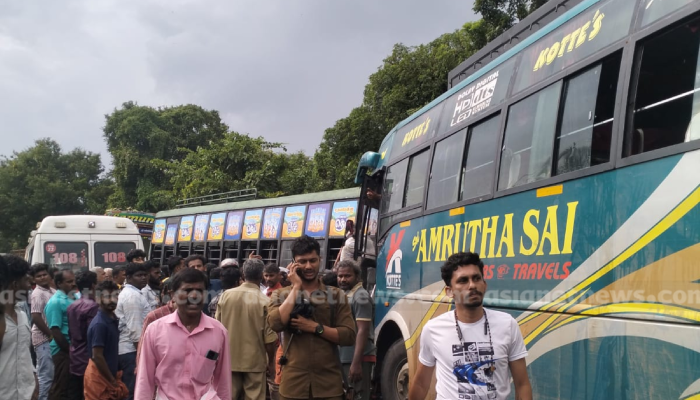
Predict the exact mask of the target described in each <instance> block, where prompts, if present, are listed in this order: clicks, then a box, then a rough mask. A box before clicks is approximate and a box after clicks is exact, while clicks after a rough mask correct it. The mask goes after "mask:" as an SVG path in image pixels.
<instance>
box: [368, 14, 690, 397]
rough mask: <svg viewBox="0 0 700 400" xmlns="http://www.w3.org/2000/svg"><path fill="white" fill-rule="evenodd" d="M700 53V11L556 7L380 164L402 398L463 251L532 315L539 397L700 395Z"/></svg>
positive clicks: (376, 170)
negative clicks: (450, 263)
mask: <svg viewBox="0 0 700 400" xmlns="http://www.w3.org/2000/svg"><path fill="white" fill-rule="evenodd" d="M699 52H700V1H696V0H578V1H560V0H553V1H550V2H548V3H546V4H545V5H544V6H543V7H542V8H541V9H539V10H537V11H536V12H535V13H534V14H533V15H531V16H529V17H528V18H527V19H525V20H523V21H522V22H521V23H519V24H518V25H517V26H515V27H514V28H512V29H511V30H510V31H509V32H507V33H505V34H504V35H502V36H501V37H499V38H498V39H497V40H496V41H494V42H493V43H490V44H489V45H488V46H487V47H486V48H485V49H483V50H482V51H481V52H479V53H478V54H476V55H475V56H473V57H472V58H470V59H468V60H467V61H465V63H463V64H462V65H461V66H460V68H459V69H458V70H456V71H454V72H453V73H451V74H450V86H451V89H450V90H448V91H447V92H446V93H444V94H443V95H442V96H440V97H439V98H437V99H435V100H434V101H433V102H431V103H430V104H428V105H427V106H425V107H424V108H423V109H421V110H419V111H418V112H416V113H415V114H413V115H412V116H411V117H409V118H408V119H406V120H405V121H403V122H401V123H400V124H398V125H397V126H396V127H395V128H394V129H393V130H392V131H391V132H390V133H389V134H388V135H387V136H386V138H385V139H384V141H383V143H382V145H381V147H380V149H379V150H378V152H376V153H375V152H369V153H366V154H365V155H364V156H363V157H362V159H361V161H360V165H359V168H358V175H357V182H358V183H360V182H361V183H362V184H363V189H362V191H361V193H362V195H361V197H360V205H359V209H358V215H359V220H358V229H357V231H358V232H364V230H363V227H364V226H365V225H366V223H367V222H366V219H368V218H367V216H369V215H371V214H372V210H378V213H379V229H378V232H377V238H376V243H377V253H376V254H377V271H379V272H378V273H377V278H376V291H375V301H376V315H375V317H376V321H375V324H376V327H375V329H376V338H377V339H376V340H377V347H378V358H379V360H378V367H379V371H378V375H379V382H380V383H381V390H382V394H383V398H384V400H394V399H405V398H407V393H408V390H407V388H408V382H409V380H410V376H411V374H412V373H413V371H415V369H414V368H415V365H416V362H417V356H418V349H419V346H418V343H419V340H420V335H421V329H422V327H423V326H424V324H425V323H426V322H427V321H428V320H430V319H431V318H433V317H435V316H437V315H439V314H441V313H444V312H446V311H447V310H449V309H450V308H451V304H450V299H449V298H448V297H447V296H446V294H445V291H444V283H443V282H442V280H441V278H440V266H441V265H442V264H443V262H444V261H445V259H446V258H447V257H448V256H449V255H450V254H452V253H455V252H460V251H474V252H477V253H479V254H480V255H481V257H482V258H483V259H484V262H485V264H486V267H485V278H486V280H487V283H488V292H487V295H486V299H485V305H486V306H487V307H491V308H493V309H498V310H501V311H505V312H508V313H510V314H511V315H513V317H514V318H516V320H517V321H518V323H519V325H520V328H521V331H522V334H523V337H524V339H525V343H526V346H527V348H528V352H529V356H528V357H527V364H528V372H529V375H530V380H531V383H532V385H533V391H534V398H536V399H567V400H568V399H596V400H597V399H700V325H699V324H700V207H698V206H697V205H698V203H699V202H700V186H699V185H700V140H698V139H700V57H699ZM361 239H362V238H361V237H358V238H357V240H356V242H357V248H356V252H357V253H359V254H358V255H361V253H363V252H364V251H366V248H367V247H369V246H368V244H367V243H366V242H365V241H364V240H361ZM432 395H433V396H434V393H433V394H432ZM460 396H461V398H462V399H469V400H471V395H469V394H468V393H466V392H465V393H463V394H461V395H460Z"/></svg>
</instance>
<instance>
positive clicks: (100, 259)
mask: <svg viewBox="0 0 700 400" xmlns="http://www.w3.org/2000/svg"><path fill="white" fill-rule="evenodd" d="M135 248H136V245H135V244H134V243H133V242H96V243H95V266H96V267H102V268H114V267H116V266H117V265H125V264H126V255H127V254H129V252H130V251H131V250H133V249H135ZM151 258H154V257H153V256H151Z"/></svg>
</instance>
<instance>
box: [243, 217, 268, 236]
mask: <svg viewBox="0 0 700 400" xmlns="http://www.w3.org/2000/svg"><path fill="white" fill-rule="evenodd" d="M262 213H263V211H262V210H249V211H246V212H245V220H243V240H257V239H258V238H259V237H260V223H261V222H262Z"/></svg>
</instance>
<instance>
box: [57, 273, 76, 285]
mask: <svg viewBox="0 0 700 400" xmlns="http://www.w3.org/2000/svg"><path fill="white" fill-rule="evenodd" d="M67 273H70V274H74V275H75V273H74V272H73V271H72V270H70V269H62V270H60V271H58V272H56V273H55V274H54V275H53V281H54V283H56V285H60V284H62V283H63V281H65V280H66V277H65V275H66V274H67Z"/></svg>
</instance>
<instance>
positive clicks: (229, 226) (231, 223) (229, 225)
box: [224, 211, 243, 240]
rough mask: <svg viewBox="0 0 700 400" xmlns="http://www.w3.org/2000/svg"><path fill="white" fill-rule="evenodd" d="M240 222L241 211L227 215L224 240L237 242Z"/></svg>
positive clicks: (241, 219)
mask: <svg viewBox="0 0 700 400" xmlns="http://www.w3.org/2000/svg"><path fill="white" fill-rule="evenodd" d="M241 222H243V211H232V212H230V213H228V218H227V219H226V234H225V235H224V240H239V239H240V238H241Z"/></svg>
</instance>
